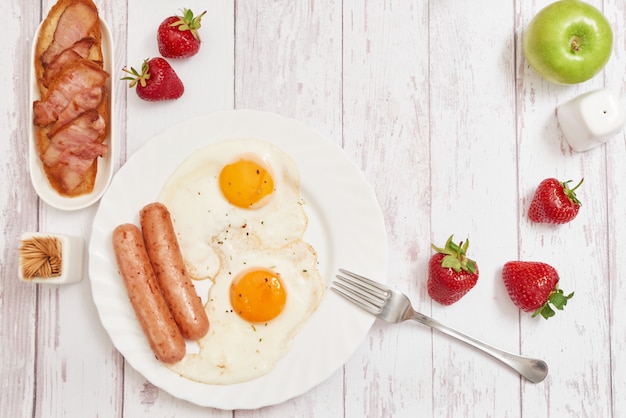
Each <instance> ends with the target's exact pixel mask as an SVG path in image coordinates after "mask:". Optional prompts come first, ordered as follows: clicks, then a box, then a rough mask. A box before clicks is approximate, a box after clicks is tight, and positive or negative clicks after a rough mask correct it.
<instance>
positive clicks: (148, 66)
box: [122, 58, 185, 102]
mask: <svg viewBox="0 0 626 418" xmlns="http://www.w3.org/2000/svg"><path fill="white" fill-rule="evenodd" d="M123 71H124V72H126V73H128V74H130V75H129V76H126V77H123V78H122V80H129V81H130V84H129V87H130V88H133V87H135V86H137V96H139V97H140V98H141V99H143V100H147V101H149V102H156V101H161V100H172V99H178V98H179V97H180V96H182V95H183V93H184V91H185V86H183V82H182V81H180V78H178V75H177V74H176V72H175V71H174V69H173V68H172V67H171V66H170V64H169V63H168V62H167V61H166V60H164V59H163V58H152V59H150V60H145V61H144V62H143V64H142V65H141V74H139V72H137V70H135V69H134V68H132V67H131V68H130V70H128V69H126V68H124V69H123Z"/></svg>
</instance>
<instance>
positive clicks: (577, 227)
mask: <svg viewBox="0 0 626 418" xmlns="http://www.w3.org/2000/svg"><path fill="white" fill-rule="evenodd" d="M549 3H550V2H549V1H535V2H530V3H528V2H517V4H516V7H517V10H519V12H520V16H523V18H522V19H520V20H518V22H517V24H516V30H517V32H518V33H521V34H523V31H524V30H525V28H526V25H527V24H528V22H529V21H530V19H531V18H532V17H533V16H534V15H535V14H536V13H537V12H538V11H539V10H540V9H541V8H542V7H544V6H546V5H547V4H549ZM590 3H592V4H596V5H597V6H600V2H590ZM522 39H523V36H521V37H518V40H517V41H518V43H517V45H518V46H517V48H518V54H520V55H519V56H518V80H519V87H518V90H519V95H518V127H519V130H518V150H519V157H518V164H519V172H520V176H519V182H518V183H519V190H520V197H522V198H523V199H524V200H523V202H524V203H523V205H522V207H521V208H520V209H521V211H520V242H519V245H520V258H521V259H524V260H536V261H544V262H547V263H548V264H551V265H553V266H554V267H555V268H556V269H557V270H558V271H559V274H560V276H561V281H560V287H561V288H562V289H563V290H564V291H568V292H571V291H575V292H576V296H575V298H574V299H572V301H571V303H570V304H568V306H567V307H566V311H564V312H559V313H558V314H557V315H556V317H554V318H552V319H550V320H549V321H548V322H545V321H543V320H542V319H531V318H529V317H528V315H522V318H521V336H522V340H521V343H522V348H523V349H525V350H526V351H534V352H542V351H543V352H545V355H546V357H547V358H546V361H548V364H549V366H550V375H549V376H548V379H547V381H546V382H545V383H544V384H541V385H524V386H523V387H522V401H523V409H522V412H523V413H524V414H531V415H533V414H535V413H539V412H537V411H542V413H543V414H547V415H550V416H553V415H554V416H556V415H568V414H574V415H576V416H609V414H610V403H611V399H610V398H611V396H610V393H611V387H610V381H611V378H610V376H611V371H610V367H611V366H610V356H604V355H596V354H595V353H600V352H605V353H606V354H608V351H606V350H607V347H606V341H608V339H609V335H610V334H609V333H610V331H609V323H610V322H609V310H608V305H607V303H606V301H607V297H608V295H609V284H608V282H607V281H606V280H596V279H595V278H604V277H607V276H608V271H607V266H608V257H607V251H606V248H607V245H608V242H607V209H606V193H607V190H606V169H607V168H606V155H605V150H603V149H596V150H593V151H589V152H587V153H575V152H573V151H571V149H570V148H569V146H568V145H567V143H566V142H565V140H564V137H563V135H562V132H561V130H560V127H559V126H558V122H557V120H556V115H555V109H556V107H558V106H559V105H560V104H562V103H564V102H566V101H567V100H569V99H570V98H572V97H575V96H577V95H579V94H582V93H584V92H586V91H589V90H591V89H594V88H598V87H600V86H602V84H603V82H604V77H603V76H599V77H596V78H594V79H592V80H590V81H588V82H586V83H584V84H583V85H574V86H559V85H556V84H552V83H549V82H547V81H545V80H543V79H541V78H540V77H539V76H538V75H537V73H535V72H534V71H533V70H532V69H530V68H529V67H528V65H527V63H526V61H525V60H524V59H523V57H522V44H521V42H522ZM547 177H555V178H558V179H560V180H562V181H564V180H569V179H572V180H574V181H578V180H579V179H580V178H581V177H584V178H585V184H584V185H583V187H582V189H581V190H580V192H579V193H578V195H579V197H580V199H581V200H582V202H583V205H584V206H583V207H582V209H581V211H580V213H579V215H578V217H577V218H576V219H575V220H574V221H573V222H571V223H569V224H566V225H562V226H559V227H551V226H546V225H537V224H533V223H531V222H530V221H529V220H528V218H527V209H528V206H529V204H530V199H531V198H532V194H533V193H534V190H535V188H536V186H537V185H538V184H539V182H540V181H541V180H543V179H544V178H547ZM591 278H594V279H591ZM590 279H591V280H590ZM547 345H548V346H549V348H546V346H547Z"/></svg>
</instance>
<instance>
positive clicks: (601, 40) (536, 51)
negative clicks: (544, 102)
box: [523, 0, 613, 84]
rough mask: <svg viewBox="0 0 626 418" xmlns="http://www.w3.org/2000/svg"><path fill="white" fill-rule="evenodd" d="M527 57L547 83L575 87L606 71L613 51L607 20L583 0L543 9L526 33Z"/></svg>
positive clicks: (570, 0)
mask: <svg viewBox="0 0 626 418" xmlns="http://www.w3.org/2000/svg"><path fill="white" fill-rule="evenodd" d="M523 43H524V55H525V56H526V60H527V61H528V63H529V64H530V66H531V67H532V68H533V69H534V70H535V71H536V72H537V73H539V75H540V76H542V77H543V78H545V79H546V80H548V81H551V82H554V83H558V84H576V83H582V82H583V81H587V80H589V79H590V78H591V77H593V76H595V75H596V74H598V73H599V72H600V70H602V68H604V66H605V65H606V63H607V62H608V61H609V58H610V56H611V50H612V48H613V31H612V30H611V25H610V24H609V22H608V21H607V20H606V17H604V15H603V14H602V12H600V11H599V10H598V9H596V8H595V7H594V6H592V5H590V4H588V3H585V2H582V1H580V0H559V1H557V2H554V3H552V4H549V5H548V6H546V7H545V8H543V9H542V10H541V11H539V13H537V15H536V16H535V17H534V18H533V19H532V20H531V21H530V23H529V24H528V27H527V28H526V32H525V33H524V41H523Z"/></svg>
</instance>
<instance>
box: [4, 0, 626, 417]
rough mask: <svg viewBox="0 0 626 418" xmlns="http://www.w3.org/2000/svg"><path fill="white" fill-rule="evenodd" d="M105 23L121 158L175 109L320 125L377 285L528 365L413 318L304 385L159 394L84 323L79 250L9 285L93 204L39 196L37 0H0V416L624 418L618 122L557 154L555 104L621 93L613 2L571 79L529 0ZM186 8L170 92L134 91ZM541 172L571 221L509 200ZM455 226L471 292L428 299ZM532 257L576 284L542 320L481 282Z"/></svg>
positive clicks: (123, 10) (158, 14)
mask: <svg viewBox="0 0 626 418" xmlns="http://www.w3.org/2000/svg"><path fill="white" fill-rule="evenodd" d="M96 3H97V4H98V6H99V8H100V12H101V14H102V16H103V17H104V18H105V19H106V20H107V22H108V23H109V26H110V27H111V30H112V31H113V35H114V40H115V60H116V66H117V67H118V70H119V71H117V72H116V73H115V74H113V81H114V82H113V85H114V89H115V93H116V97H117V99H116V100H115V103H114V112H113V117H114V118H115V120H116V123H117V125H116V134H117V135H118V136H119V138H120V140H121V144H120V148H119V150H118V153H117V155H115V159H116V161H117V165H116V167H117V168H119V167H120V166H121V165H122V164H124V162H125V160H126V159H127V158H128V157H129V156H130V155H132V154H133V153H134V152H135V151H137V150H138V149H139V148H140V147H141V146H142V145H143V144H145V143H146V142H147V141H149V140H150V138H151V137H152V136H154V135H155V134H157V133H159V132H161V131H163V130H164V129H166V128H168V127H170V126H172V125H173V124H175V123H178V122H181V121H184V120H186V119H188V118H190V117H192V116H197V115H201V114H207V113H209V112H213V111H218V110H228V109H233V108H234V109H244V108H248V109H258V110H266V111H271V112H275V113H279V114H282V115H284V116H288V117H292V118H295V119H298V120H300V121H302V122H304V123H306V124H307V125H309V126H311V127H312V128H314V129H317V130H319V131H320V132H322V133H323V134H324V135H326V136H328V137H329V138H331V139H332V140H333V141H335V142H336V143H337V144H339V145H340V146H342V147H343V148H344V149H345V152H346V154H347V156H348V157H349V158H350V159H351V160H353V161H354V162H355V163H356V164H357V165H358V166H359V167H360V168H361V169H362V170H363V171H364V173H365V176H366V178H367V180H368V181H369V182H370V183H371V184H372V186H373V187H374V189H375V192H376V195H377V197H378V200H379V203H380V205H381V207H382V210H383V212H384V216H385V224H386V228H387V233H388V240H389V268H388V277H387V280H388V282H389V283H391V284H393V285H394V286H395V287H397V288H400V289H402V290H403V291H405V292H406V293H408V294H409V295H410V297H411V298H412V300H413V301H414V303H415V306H416V307H417V308H418V309H419V310H421V311H422V312H423V313H426V314H429V315H432V316H433V317H435V318H437V319H438V320H440V321H442V322H444V323H447V324H449V325H451V326H453V327H455V328H458V329H461V330H463V331H466V332H467V333H469V334H471V335H473V336H475V337H477V338H480V339H484V340H486V341H488V342H491V343H493V344H495V345H498V346H500V347H502V348H504V349H507V350H511V351H514V352H521V353H522V354H526V355H531V356H537V357H541V358H543V359H545V360H546V361H547V362H548V364H549V367H550V374H549V376H548V378H547V379H546V380H545V381H544V382H542V383H540V384H536V385H535V384H530V383H527V382H525V381H522V380H521V379H520V378H519V377H518V376H517V375H516V374H515V373H514V372H512V371H510V370H509V369H507V368H505V367H502V366H501V365H500V364H499V363H497V362H496V361H494V360H493V359H491V358H489V357H487V356H485V355H482V354H480V353H478V352H476V351H474V350H472V349H470V348H469V347H467V346H465V345H463V344H461V343H458V342H456V341H455V340H452V339H451V338H448V337H446V336H443V335H441V334H438V333H436V332H432V331H431V330H430V329H427V328H426V327H424V326H421V325H418V324H411V323H407V324H403V325H395V326H394V325H389V324H386V323H382V322H376V323H375V325H374V326H373V328H372V329H371V331H370V333H369V334H368V335H367V337H366V339H365V340H364V341H363V343H362V345H361V346H360V348H359V349H358V350H357V352H355V353H354V355H353V356H352V357H351V358H350V360H349V361H348V362H347V363H346V364H345V366H344V367H342V368H340V369H339V370H337V371H336V372H335V373H334V375H332V376H331V377H330V378H329V379H328V380H327V381H325V382H323V383H322V384H320V385H319V386H317V387H315V388H313V389H312V390H311V391H309V392H307V393H306V394H304V395H302V396H300V397H297V398H295V399H292V400H289V401H287V402H285V403H283V404H280V405H275V406H270V407H267V408H263V409H260V410H252V411H249V410H238V411H234V412H232V411H222V410H217V409H211V408H204V407H199V406H196V405H194V404H190V403H188V402H186V401H181V400H178V399H176V398H173V397H172V396H170V395H169V394H167V393H165V392H163V391H161V390H159V389H157V388H156V387H154V386H153V385H152V384H151V383H149V382H148V381H146V380H145V379H144V378H143V377H142V376H141V375H140V374H138V373H137V372H136V371H134V370H133V369H132V368H131V367H130V366H129V365H128V364H126V363H125V361H124V358H123V357H122V356H121V355H120V354H119V353H118V352H117V351H116V350H115V348H114V347H113V345H112V343H111V341H110V339H109V337H108V335H107V334H106V332H105V331H104V329H103V327H102V325H101V324H100V322H99V319H98V316H97V311H96V308H95V306H94V303H93V300H92V297H91V290H90V282H89V278H88V276H87V265H85V277H84V279H83V280H82V281H81V282H80V283H78V284H74V285H68V286H42V285H28V284H23V283H21V282H19V281H18V279H17V245H18V239H19V236H20V234H21V233H22V232H24V231H44V232H64V233H67V234H75V235H80V236H83V237H84V238H85V240H86V241H87V240H88V238H89V236H90V230H91V223H92V220H93V216H94V214H95V213H96V210H97V205H95V206H93V207H90V208H88V209H84V210H80V211H78V212H62V211H59V210H56V209H53V208H51V207H49V206H47V205H46V204H45V203H43V202H42V201H40V200H38V197H37V195H36V194H35V192H34V189H33V188H32V186H31V184H30V179H29V175H28V171H27V165H26V154H27V149H28V144H27V130H28V127H29V125H30V123H31V121H30V120H29V118H28V109H29V107H30V106H31V103H30V101H29V99H28V73H29V70H30V65H31V61H30V59H31V57H30V56H29V51H30V45H31V41H32V34H33V33H34V31H35V29H36V27H37V25H38V24H39V22H40V21H41V19H42V18H43V16H44V15H45V13H46V12H47V10H48V9H49V7H50V6H51V4H52V0H43V1H32V2H25V1H18V0H11V1H8V2H1V3H0V16H3V25H4V26H5V29H4V30H3V40H2V42H1V43H0V48H1V51H2V59H1V60H0V74H1V79H2V83H0V96H1V97H2V100H1V102H0V114H1V115H2V116H1V117H0V128H1V133H2V139H3V140H2V141H1V142H0V143H1V149H0V158H1V159H2V165H1V170H0V184H1V186H0V187H1V189H2V191H1V194H0V196H1V199H0V216H1V219H2V225H3V231H2V232H3V233H2V238H0V239H1V241H0V248H1V249H2V262H1V266H0V268H1V279H0V280H1V281H0V347H1V353H2V356H1V357H0V382H1V386H0V416H2V417H31V416H32V417H96V416H100V417H144V416H145V417H173V416H177V417H178V416H181V417H182V416H185V417H193V416H198V417H200V416H202V417H207V416H211V417H227V416H228V417H230V416H236V417H253V416H254V417H277V416H279V417H287V416H299V417H305V416H306V417H318V416H320V417H321V416H323V417H364V416H367V417H474V416H475V417H487V416H489V417H544V416H554V417H556V416H559V417H616V418H617V417H623V416H626V308H625V307H624V306H626V305H625V303H624V300H626V284H625V283H626V281H624V276H626V256H624V254H625V252H624V250H623V249H624V248H626V222H624V215H625V214H626V193H625V192H624V191H623V190H624V189H623V187H624V181H626V164H625V163H624V162H625V161H626V138H625V136H624V134H623V133H622V134H620V135H618V136H617V137H616V138H614V139H613V140H611V141H610V142H609V143H608V144H607V145H606V146H604V147H601V148H596V149H594V150H591V151H589V152H586V153H574V152H572V151H571V150H570V149H569V147H568V146H567V144H566V142H565V140H564V137H563V135H562V133H561V130H560V127H559V126H558V123H557V120H556V117H555V109H556V107H557V106H558V105H560V104H562V103H564V102H565V101H567V100H569V99H570V98H572V97H575V96H577V95H579V94H582V93H584V92H587V91H590V90H592V89H595V88H599V87H604V86H606V87H610V88H612V89H614V90H615V91H616V92H618V93H619V94H621V95H623V94H624V93H625V90H626V83H625V81H626V36H625V32H626V3H624V1H623V0H592V1H591V3H593V4H594V5H596V6H597V7H599V8H601V9H602V10H603V11H604V13H605V15H606V16H607V17H608V19H609V21H610V22H611V24H612V27H613V29H614V34H615V42H614V51H613V55H612V57H611V60H610V62H609V64H608V65H607V67H606V68H605V70H604V71H603V72H602V73H601V74H600V75H598V76H597V77H595V78H593V79H592V80H590V81H588V82H586V83H583V84H581V85H576V86H558V85H554V84H550V83H547V82H545V81H543V80H542V79H541V78H539V77H538V76H537V74H535V73H534V72H533V71H532V70H531V69H530V68H529V67H528V65H527V64H526V61H525V59H524V57H523V53H522V48H521V40H522V33H523V30H524V28H525V26H526V25H527V23H528V22H529V20H530V19H531V18H532V16H533V15H534V14H535V13H536V12H537V11H539V9H541V8H542V7H543V6H545V5H547V4H548V3H550V1H549V0H533V1H522V0H499V1H495V0H491V1H489V0H472V1H459V0H431V1H426V0H417V1H408V0H407V1H395V2H378V1H369V2H363V1H350V0H344V1H334V0H319V1H297V2H295V1H272V2H269V1H235V0H214V1H211V2H203V1H200V0H187V1H181V0H176V1H171V0H168V1H166V0H157V1H152V2H138V1H128V0H110V1H103V0H97V1H96ZM182 7H190V8H192V9H193V10H195V11H198V12H199V11H201V10H202V9H206V10H207V11H208V12H207V14H206V16H205V17H204V20H203V27H202V29H201V34H202V37H203V40H204V43H203V46H202V48H201V51H200V53H199V55H197V56H196V57H194V58H192V59H189V60H186V61H178V62H175V63H174V65H175V69H176V70H177V71H178V73H179V75H181V77H183V78H184V81H185V84H186V92H185V95H184V96H183V97H182V98H181V99H180V100H178V101H175V102H167V103H146V102H142V101H140V100H139V99H138V98H137V97H136V95H135V93H134V92H133V91H131V90H129V89H128V88H127V85H126V83H125V82H123V81H120V80H119V78H120V77H121V76H122V73H121V67H122V66H124V65H133V66H139V65H140V64H141V61H142V60H143V59H144V58H147V57H151V56H156V55H157V54H158V51H157V47H156V41H155V31H156V27H157V26H158V24H159V23H160V21H161V20H162V19H163V18H164V17H165V16H168V15H170V14H174V13H176V12H177V11H178V9H180V8H182ZM546 177H557V178H559V179H561V180H567V179H573V180H578V179H580V178H581V177H584V178H585V183H584V185H583V187H582V190H581V191H580V192H579V197H580V198H581V200H582V201H583V207H582V210H581V212H580V214H579V216H578V217H577V218H576V219H575V221H574V222H572V223H570V224H567V225H564V226H561V227H556V228H555V227H548V226H540V225H536V224H532V223H530V222H529V220H528V218H527V216H526V212H527V208H528V205H529V202H530V198H531V196H532V192H533V190H534V188H535V187H536V185H537V184H538V183H539V182H540V181H541V180H542V179H544V178H546ZM452 233H453V234H455V236H457V237H461V238H462V237H466V236H469V237H470V240H471V248H470V251H471V254H472V255H473V258H474V259H476V260H477V261H478V263H479V266H480V271H481V276H480V279H479V282H478V284H477V286H476V287H475V288H474V289H473V290H472V291H471V292H470V293H469V294H468V295H467V296H465V297H464V298H463V299H461V301H459V302H458V303H456V304H454V305H452V306H449V307H442V306H441V305H438V304H436V303H434V302H432V301H431V299H430V298H429V297H428V295H427V292H426V270H427V261H428V258H429V256H430V255H431V249H430V244H431V242H436V243H438V244H442V243H443V242H444V241H445V239H446V238H447V237H448V236H449V235H450V234H452ZM515 259H523V260H537V261H546V262H548V263H550V264H552V265H554V266H555V267H556V268H557V269H558V270H559V272H560V274H561V277H562V279H561V283H562V287H563V288H564V289H565V290H569V291H575V292H576V295H575V297H574V299H573V300H572V301H571V302H570V304H569V305H568V306H567V308H566V311H565V312H559V313H558V314H557V316H556V317H555V318H552V319H551V320H549V321H544V320H543V319H537V318H535V319H531V318H530V317H529V316H528V315H526V314H521V313H520V312H519V311H518V310H517V309H516V308H515V307H514V306H513V305H512V304H511V303H510V301H509V299H508V296H507V295H506V291H505V289H504V286H503V284H502V281H501V277H500V271H501V267H502V265H503V264H504V263H505V262H506V261H509V260H515Z"/></svg>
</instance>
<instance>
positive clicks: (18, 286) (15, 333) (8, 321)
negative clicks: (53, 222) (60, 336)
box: [0, 2, 41, 417]
mask: <svg viewBox="0 0 626 418" xmlns="http://www.w3.org/2000/svg"><path fill="white" fill-rule="evenodd" d="M39 8H40V5H39V2H29V3H26V4H21V3H20V4H18V2H4V3H2V4H0V13H1V14H2V16H5V17H6V22H5V28H4V29H3V39H2V42H3V44H4V45H5V47H4V51H5V54H4V59H2V60H1V61H0V74H1V75H2V80H4V81H3V83H2V85H1V86H0V94H1V95H2V97H3V100H2V101H0V113H2V115H3V117H2V118H0V132H1V134H2V138H3V139H4V140H3V141H0V154H2V164H1V165H0V223H1V224H2V237H3V239H2V241H0V249H1V251H2V262H1V263H0V277H2V280H0V347H2V358H1V359H0V370H1V371H2V372H1V374H2V379H1V380H0V382H1V383H0V416H7V417H8V416H15V417H18V416H19V417H23V416H32V415H33V411H34V408H35V385H36V376H35V367H36V366H37V363H36V358H35V353H36V341H37V326H38V321H37V309H38V308H37V303H36V302H37V293H38V288H39V286H38V285H34V284H28V283H22V282H20V281H19V280H18V273H17V272H18V248H19V240H20V236H21V234H22V233H23V232H26V231H37V228H38V222H37V220H38V218H37V211H38V200H37V195H36V193H35V191H34V189H33V187H32V185H31V182H30V177H29V173H28V164H27V162H28V135H27V132H28V130H29V128H30V126H31V121H30V118H29V110H30V108H31V106H32V104H31V103H30V86H29V84H28V82H27V80H28V75H29V74H30V71H31V66H32V59H31V57H30V49H31V42H32V39H33V34H34V33H35V30H36V28H37V25H38V24H39V21H40V19H41V17H40V10H39Z"/></svg>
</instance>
